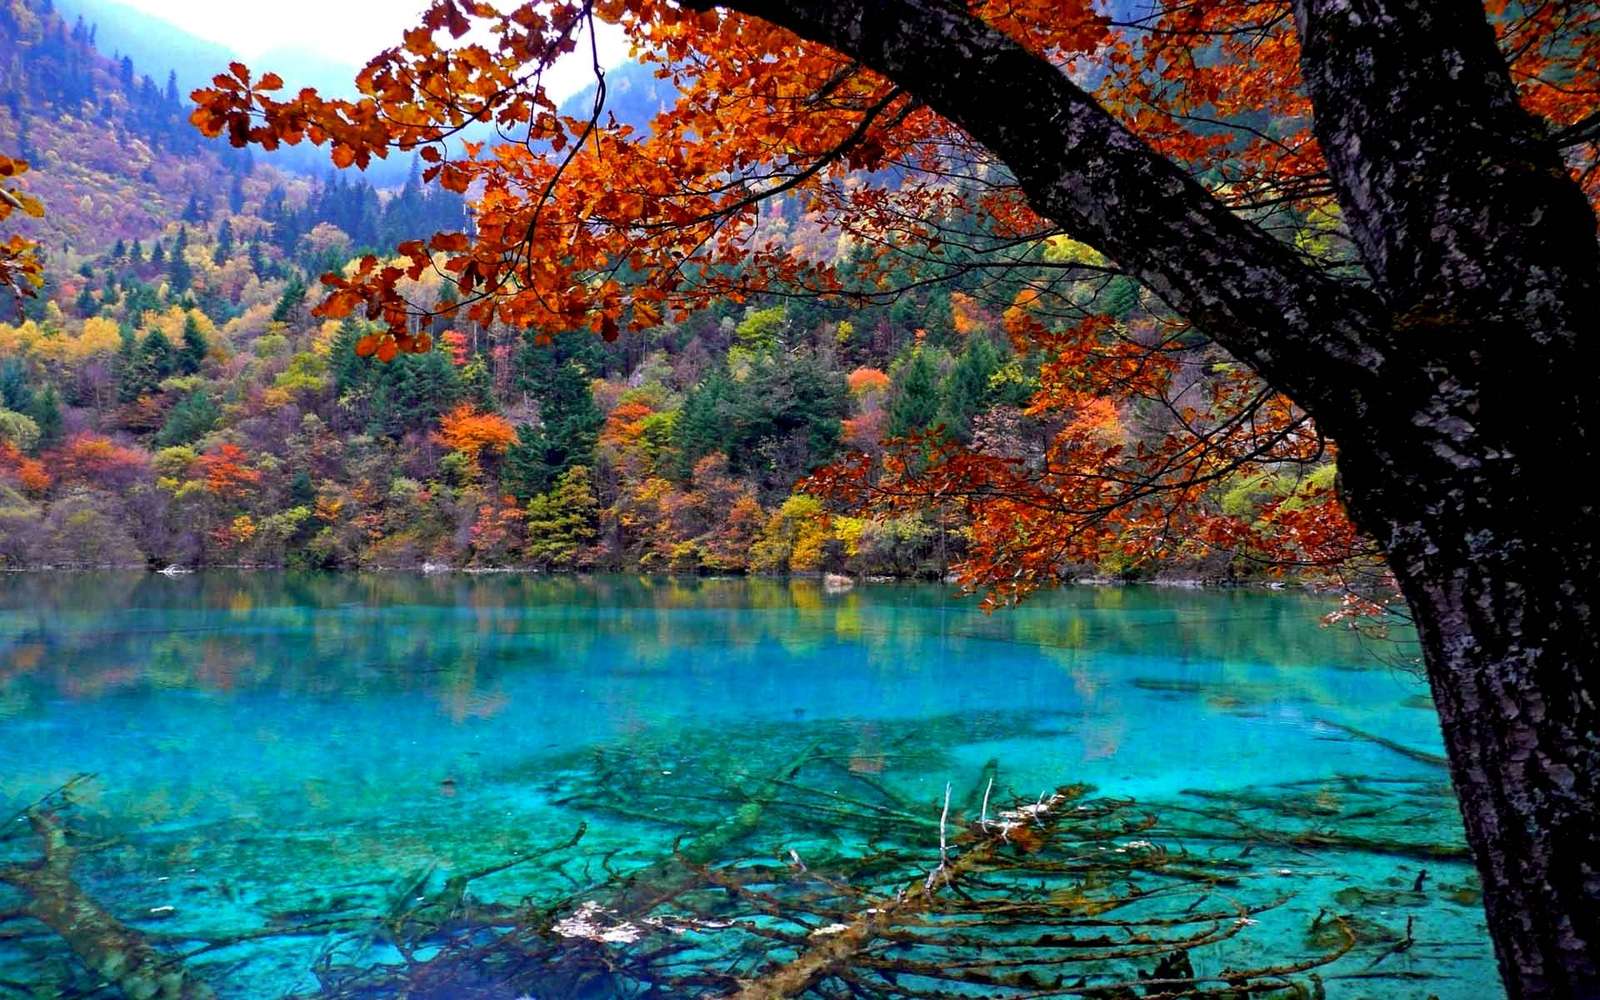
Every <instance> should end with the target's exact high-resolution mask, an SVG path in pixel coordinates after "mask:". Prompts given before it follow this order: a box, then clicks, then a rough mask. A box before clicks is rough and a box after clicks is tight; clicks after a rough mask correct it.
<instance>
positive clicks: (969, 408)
mask: <svg viewBox="0 0 1600 1000" xmlns="http://www.w3.org/2000/svg"><path fill="white" fill-rule="evenodd" d="M1004 363H1005V358H1004V355H1002V354H1001V353H1000V348H998V347H996V346H995V343H994V341H992V340H990V339H989V338H988V337H986V336H983V335H982V334H974V335H972V337H971V339H969V340H968V341H967V347H966V350H964V351H962V352H961V356H960V357H959V358H957V359H956V363H955V366H954V367H953V368H951V369H950V374H949V375H948V376H947V377H946V378H945V380H944V404H943V406H942V407H941V408H940V411H939V419H940V420H941V421H943V423H944V425H945V429H946V430H948V431H949V432H950V433H951V434H952V435H954V436H955V437H957V438H960V439H961V440H963V441H965V440H967V439H968V438H970V437H971V434H972V418H973V417H975V416H977V415H978V414H979V413H982V412H983V411H984V410H986V409H988V408H989V405H990V404H991V402H992V400H991V397H992V395H993V393H992V391H991V390H990V388H989V379H990V378H992V377H993V376H994V373H995V372H997V371H999V370H1000V366H1001V365H1002V364H1004Z"/></svg>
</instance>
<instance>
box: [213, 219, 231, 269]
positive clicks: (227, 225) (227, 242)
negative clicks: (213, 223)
mask: <svg viewBox="0 0 1600 1000" xmlns="http://www.w3.org/2000/svg"><path fill="white" fill-rule="evenodd" d="M231 256H233V222H232V220H229V219H223V220H222V225H221V226H218V227H217V248H216V250H215V251H213V252H212V254H211V262H212V263H213V264H219V265H220V264H222V263H223V262H224V261H226V260H227V259H228V258H229V257H231Z"/></svg>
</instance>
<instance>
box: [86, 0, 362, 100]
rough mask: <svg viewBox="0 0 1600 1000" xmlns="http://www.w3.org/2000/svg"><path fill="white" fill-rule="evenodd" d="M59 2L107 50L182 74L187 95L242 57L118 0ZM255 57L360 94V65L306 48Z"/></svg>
mask: <svg viewBox="0 0 1600 1000" xmlns="http://www.w3.org/2000/svg"><path fill="white" fill-rule="evenodd" d="M55 3H56V9H57V10H59V11H60V12H61V14H62V16H63V17H64V18H65V19H66V20H67V21H69V22H71V21H73V20H74V19H75V18H78V17H82V18H83V20H84V22H85V24H87V25H89V26H91V27H93V28H94V29H95V32H96V34H95V47H96V48H98V49H99V50H100V51H101V52H104V53H108V54H117V55H125V56H128V57H130V58H132V59H133V62H134V65H136V66H138V67H139V68H140V69H141V70H142V71H143V72H146V73H149V74H150V75H151V76H154V77H157V78H158V79H165V78H166V75H167V74H168V73H169V72H172V73H176V74H177V78H178V87H179V90H180V91H181V92H182V93H183V95H184V96H185V97H187V96H188V95H189V93H190V92H191V91H193V90H194V89H195V88H197V87H205V86H209V85H210V83H211V78H212V76H214V75H216V74H217V73H221V72H224V71H225V70H226V69H227V66H228V63H229V62H231V61H232V60H234V59H237V58H239V56H238V54H237V53H235V52H233V51H232V50H230V49H229V48H228V47H227V46H225V45H219V44H217V43H216V42H212V41H209V40H207V39H204V38H200V37H198V36H196V35H191V34H190V33H188V32H186V31H184V30H183V29H182V28H180V27H177V26H175V25H173V24H170V23H168V22H167V21H164V20H162V19H161V18H158V17H152V16H151V15H149V14H146V13H145V12H143V11H141V10H137V9H135V8H133V7H129V6H128V5H127V4H122V3H118V2H117V0H55ZM250 62H251V64H252V68H260V69H268V68H270V69H272V70H273V71H274V72H276V73H278V74H279V75H280V76H282V77H283V78H284V79H285V80H291V81H294V83H295V84H296V85H297V86H303V87H316V88H317V89H318V90H320V91H322V92H323V93H326V94H334V95H337V96H341V97H348V96H352V95H353V94H354V93H355V76H356V71H357V70H358V69H360V67H358V66H346V65H344V64H342V63H338V62H334V61H333V60H331V59H324V58H322V57H320V56H316V55H313V54H309V53H305V52H295V51H282V50H274V51H273V52H270V53H268V54H267V55H265V56H263V57H261V58H258V59H254V60H250ZM256 63H259V64H260V66H259V67H257V66H256V65H255V64H256Z"/></svg>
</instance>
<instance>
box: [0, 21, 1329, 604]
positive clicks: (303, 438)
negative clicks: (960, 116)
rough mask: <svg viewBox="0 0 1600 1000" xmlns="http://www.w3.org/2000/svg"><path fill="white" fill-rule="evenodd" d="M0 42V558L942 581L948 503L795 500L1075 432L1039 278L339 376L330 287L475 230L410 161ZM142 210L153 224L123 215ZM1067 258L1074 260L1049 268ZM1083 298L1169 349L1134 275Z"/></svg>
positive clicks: (1294, 497)
mask: <svg viewBox="0 0 1600 1000" xmlns="http://www.w3.org/2000/svg"><path fill="white" fill-rule="evenodd" d="M0 33H4V35H5V38H4V40H5V42H6V43H7V44H6V48H7V49H8V51H10V52H11V53H12V56H11V65H10V67H9V68H8V70H7V76H6V77H5V78H4V83H5V90H6V93H7V95H8V103H7V107H6V109H5V115H6V118H5V122H6V124H7V127H8V128H11V127H14V128H15V129H16V135H17V152H18V154H19V155H18V158H19V159H24V160H30V161H32V162H34V163H35V164H37V165H38V166H36V168H35V170H34V172H33V173H32V174H30V180H32V179H34V178H45V179H44V180H40V181H38V182H37V183H35V184H33V186H32V188H31V190H32V191H33V192H34V193H35V194H36V195H37V196H38V197H40V198H41V199H43V200H44V201H45V202H47V203H48V204H49V205H50V206H51V210H50V213H49V215H48V216H47V221H48V224H49V226H50V227H51V230H50V231H51V232H52V235H53V236H54V238H53V239H51V240H49V241H48V242H46V244H45V250H44V267H45V272H46V274H47V276H48V279H49V280H48V283H47V288H48V291H47V293H46V294H44V295H40V296H37V297H31V298H27V299H25V300H23V304H24V315H23V316H22V317H20V318H18V321H16V322H7V323H0V359H3V360H0V405H3V407H4V409H3V411H0V435H3V443H0V447H4V448H5V451H4V453H3V457H0V477H3V479H0V489H4V491H5V492H4V494H0V500H3V503H0V525H3V528H4V530H3V531H0V566H6V567H10V568H26V567H40V566H54V567H80V568H81V567H89V566H144V565H148V566H150V567H152V568H163V567H166V566H170V565H175V566H179V567H186V568H194V567H201V566H219V565H227V566H293V567H301V568H357V567H359V568H390V569H395V568H417V567H421V566H424V565H428V566H438V567H446V566H450V567H478V568H490V567H527V568H539V569H554V570H571V569H640V570H646V571H652V572H684V573H745V572H755V573H787V572H816V571H832V572H840V573H850V574H855V575H870V576H896V577H904V576H935V577H939V576H944V575H946V574H947V573H949V572H950V571H951V568H952V566H955V565H956V564H958V563H959V562H960V560H961V558H962V556H963V555H964V554H965V552H966V549H967V538H968V537H969V534H970V532H971V529H972V517H971V516H969V513H968V512H967V511H965V510H963V509H961V507H960V505H959V504H947V505H944V506H942V507H939V508H932V509H916V510H909V511H905V512H897V513H895V514H894V515H893V516H889V517H870V516H860V512H857V511H852V510H848V509H846V508H843V507H841V506H840V505H838V504H834V503H830V502H828V501H827V499H826V498H825V497H823V496H819V495H815V494H813V493H808V492H806V491H805V489H804V488H803V487H797V485H796V484H797V483H799V482H800V481H801V480H802V479H803V478H804V477H806V476H807V475H808V474H810V473H812V472H814V471H816V470H818V469H819V468H823V467H825V466H827V465H829V464H830V463H833V462H835V461H837V460H840V459H842V458H843V457H844V456H845V455H847V454H873V453H877V452H881V450H882V448H883V445H884V442H886V441H892V440H897V439H903V438H906V437H907V436H908V435H911V434H913V433H918V434H921V433H927V432H930V431H933V432H935V433H937V434H938V435H939V436H940V437H941V439H943V440H945V441H948V442H951V443H954V444H958V445H961V446H971V447H973V448H974V449H975V450H976V451H978V452H981V453H983V454H988V455H993V456H999V457H1004V458H1007V459H1018V460H1023V461H1025V462H1029V463H1032V464H1034V465H1035V466H1038V465H1041V464H1042V463H1043V462H1044V461H1045V456H1046V452H1047V450H1048V445H1049V442H1050V441H1051V439H1052V438H1053V437H1054V436H1055V435H1056V433H1057V432H1058V431H1059V430H1060V429H1061V426H1062V425H1063V423H1064V416H1063V415H1062V414H1060V413H1058V412H1055V411H1054V410H1053V408H1052V407H1051V406H1050V405H1049V404H1048V403H1046V404H1043V405H1035V396H1036V395H1037V393H1038V391H1039V388H1040V384H1041V383H1040V368H1041V365H1042V364H1043V363H1044V359H1045V356H1044V355H1043V354H1042V353H1041V352H1040V351H1039V350H1037V349H1036V348H1034V347H1033V346H1030V345H1029V344H1028V343H1027V341H1026V339H1025V338H1023V337H1021V336H1013V335H1012V334H1013V333H1016V332H1018V331H1019V328H1020V325H1021V321H1020V320H1019V319H1018V318H1017V313H1018V309H1017V308H1016V306H1015V302H1016V300H1017V298H1018V295H1019V294H1020V293H1022V292H1023V290H1024V289H1025V288H1027V287H1028V285H1029V282H1030V281H1031V280H1035V279H1036V277H1037V276H1036V275H1032V274H1029V273H1028V272H1027V271H1026V270H1022V271H1020V272H1019V273H1015V274H1011V275H1007V276H1006V278H1005V279H1004V280H1003V281H1000V282H996V281H995V280H993V279H992V278H991V277H989V276H986V275H985V274H983V273H982V272H981V271H978V270H972V271H969V272H968V273H966V274H965V275H964V276H961V277H959V278H953V279H952V280H951V281H949V282H945V283H941V284H939V285H934V286H930V287H928V288H926V289H925V290H922V291H919V292H917V293H914V294H908V295H905V296H902V297H898V298H894V299H892V300H891V299H889V298H888V297H879V298H877V299H875V300H864V301H859V302H855V303H841V302H825V301H822V300H820V299H818V298H817V297H815V296H789V297H784V298H781V299H775V300H768V301H765V302H762V301H749V300H743V297H742V296H741V297H738V298H735V297H731V296H724V297H716V298H712V299H709V300H707V301H705V302H703V303H700V304H699V305H698V306H697V308H695V309H694V310H693V311H692V312H691V313H690V314H688V315H686V316H684V317H682V318H681V319H678V320H676V321H670V322H667V321H663V322H662V323H660V324H659V325H656V326H653V327H651V328H649V329H647V330H642V331H639V332H638V333H636V334H634V335H630V336H629V337H627V338H624V339H620V340H617V341H615V342H607V341H605V340H603V339H601V338H598V337H594V336H592V335H590V334H588V333H587V332H585V331H582V330H579V331H575V332H572V333H569V334H567V335H563V336H559V337H556V338H554V339H553V341H550V342H548V343H547V342H546V341H548V340H550V338H545V337H541V336H540V333H539V331H534V330H527V329H521V330H519V329H517V328H515V327H513V326H508V325H507V324H504V323H498V322H496V323H481V322H477V321H473V320H470V319H467V318H466V317H464V316H463V317H460V318H459V319H445V318H442V317H441V318H436V319H434V320H433V321H431V322H430V324H429V332H430V335H431V340H432V346H431V349H430V350H428V351H424V352H421V353H417V354H407V355H402V356H400V357H398V358H396V359H395V360H394V361H392V362H391V363H389V364H381V363H376V362H374V361H372V360H369V359H365V358H361V357H357V355H356V354H355V353H354V351H353V347H354V345H355V344H356V343H357V342H358V341H359V339H360V338H361V337H363V336H364V335H366V334H367V333H368V332H369V329H370V328H369V327H366V326H363V325H362V323H361V322H360V321H357V320H353V319H352V320H343V321H337V322H336V321H332V320H327V319H322V318H319V317H317V316H314V315H313V314H312V307H313V306H315V305H316V303H317V301H318V298H319V293H318V292H317V288H318V287H319V285H318V278H319V277H320V275H321V274H323V273H324V272H326V271H334V270H339V269H341V268H343V267H344V266H345V265H346V263H347V262H348V261H351V260H353V259H355V258H357V257H359V256H360V255H361V254H363V253H366V252H370V251H372V250H381V249H382V248H385V247H393V246H396V245H397V244H399V243H401V242H404V241H405V240H407V239H413V238H418V237H425V236H427V235H428V234H429V233H431V232H433V231H435V230H436V229H440V228H452V227H458V226H460V225H461V224H462V222H463V219H464V218H465V204H464V202H463V200H462V198H461V197H460V196H458V195H456V194H454V193H452V192H450V191H448V190H444V189H440V188H438V187H436V186H433V185H424V184H423V183H421V181H420V179H419V177H418V174H419V172H420V170H419V166H420V164H418V163H416V162H414V164H413V170H412V177H411V179H410V180H409V181H408V182H407V183H406V184H405V185H404V186H403V187H401V188H400V189H399V190H393V191H386V192H379V191H377V190H375V189H374V188H372V187H371V186H369V185H367V184H366V183H364V182H362V181H361V180H360V179H359V178H356V179H354V180H352V179H351V178H350V177H349V176H347V174H345V173H343V172H338V173H330V174H328V175H326V176H324V177H311V178H308V177H304V176H299V175H295V174H291V173H284V172H281V171H279V170H275V169H273V168H272V167H271V166H269V165H268V164H267V160H268V159H269V158H267V157H252V156H251V155H250V154H249V153H241V152H239V151H237V150H235V149H233V148H231V147H229V146H226V145H220V144H204V143H203V142H202V138H201V136H200V135H199V133H198V132H197V131H196V130H195V129H193V127H191V126H190V125H189V124H188V123H187V120H186V117H187V116H186V113H185V112H184V110H183V101H182V100H181V98H180V97H179V95H178V94H177V93H176V91H175V89H174V85H173V84H172V83H171V81H169V82H168V85H167V86H166V88H165V89H162V88H159V87H157V86H156V85H155V84H154V83H153V82H152V81H151V80H150V78H149V77H146V76H139V75H138V74H137V73H136V71H135V68H134V67H132V65H131V63H130V62H129V61H128V60H127V59H125V58H123V59H116V58H113V57H112V56H109V55H105V54H101V53H99V52H97V51H96V49H95V47H94V28H93V26H85V24H84V23H83V22H82V21H81V19H80V20H79V21H78V22H77V23H76V24H71V25H69V24H68V22H67V20H66V19H65V18H64V17H62V16H61V15H59V14H55V13H51V12H48V9H47V6H46V5H43V4H34V5H32V6H31V7H29V6H24V7H22V8H20V9H16V8H14V9H12V10H11V11H9V12H8V13H7V14H6V15H5V17H4V18H3V19H0ZM623 72H624V73H628V72H630V70H628V69H625V70H624V71H623ZM631 72H632V74H633V75H634V76H637V77H640V78H642V79H644V80H648V79H649V76H648V73H645V72H641V71H640V70H639V69H638V68H634V69H632V70H631ZM624 113H627V112H626V111H625V112H624ZM637 113H639V114H644V113H645V112H644V110H642V109H641V110H640V111H638V112H637ZM134 144H136V145H134ZM130 145H131V146H133V148H134V149H137V150H139V151H141V152H142V153H143V154H144V159H145V162H144V163H143V164H142V165H140V166H138V169H137V172H135V171H134V166H135V165H134V164H132V163H128V162H124V161H123V160H122V159H121V158H122V156H123V152H124V150H126V149H127V148H129V146H130ZM157 192H159V193H157ZM156 199H160V202H157V204H160V206H161V207H160V210H159V211H151V213H150V215H149V216H148V217H147V218H144V219H140V218H139V217H138V216H137V215H131V214H130V213H128V212H127V211H125V210H124V209H125V206H129V205H138V204H146V205H149V204H150V203H151V202H154V201H156ZM162 203H164V204H162ZM152 208H154V206H152ZM763 211H764V216H763V219H762V222H761V234H762V235H761V239H762V240H764V241H766V242H767V243H768V244H769V245H770V246H772V247H775V248H781V249H782V250H783V251H784V252H786V253H792V254H796V255H800V254H804V255H807V256H809V257H816V258H819V259H829V258H831V259H833V260H835V261H836V262H837V265H838V266H839V267H840V268H842V269H844V270H845V271H847V272H848V271H849V270H851V269H857V270H865V269H867V268H869V267H875V266H876V265H875V263H874V262H873V261H872V259H871V254H869V253H868V252H867V251H866V250H865V249H864V248H862V247H859V246H852V245H851V243H849V242H848V241H844V240H841V239H839V238H838V237H837V236H835V235H831V234H829V233H827V232H826V231H824V229H823V228H822V227H821V226H820V225H819V224H818V222H817V221H816V220H815V219H814V218H809V217H808V213H807V212H806V210H805V206H804V204H803V202H802V201H801V199H799V198H797V197H796V198H788V199H784V200H780V201H776V202H774V203H773V204H772V205H771V206H770V208H768V209H764V210H763ZM975 224H978V225H982V223H981V221H977V222H975ZM1088 253H1091V251H1088V250H1087V248H1085V247H1082V246H1081V245H1078V244H1074V243H1073V242H1072V241H1070V240H1066V239H1061V240H1057V241H1056V242H1055V243H1054V244H1052V245H1051V246H1049V247H1046V248H1045V250H1044V254H1043V260H1042V263H1044V264H1046V265H1047V266H1048V264H1049V263H1050V262H1051V261H1052V260H1060V259H1065V258H1069V257H1071V256H1072V255H1074V254H1079V255H1082V254H1088ZM952 267H953V268H959V262H956V263H953V264H952ZM895 280H909V276H908V275H901V276H896V279H895ZM1080 285H1081V287H1080V288H1078V289H1077V290H1076V291H1074V292H1073V293H1072V294H1073V295H1076V296H1077V297H1078V298H1079V299H1082V300H1084V301H1090V300H1092V301H1093V302H1094V303H1096V308H1099V309H1102V310H1104V311H1105V312H1106V314H1107V315H1110V316H1114V317H1115V318H1116V319H1117V321H1118V322H1119V323H1121V324H1124V325H1125V326H1126V327H1127V329H1129V330H1144V331H1146V333H1145V334H1144V335H1145V336H1154V335H1155V334H1154V333H1153V330H1154V327H1155V323H1154V321H1153V319H1151V318H1150V316H1149V314H1148V313H1146V312H1145V311H1144V310H1142V308H1141V303H1140V293H1139V291H1138V289H1137V287H1136V286H1134V285H1133V284H1132V283H1131V282H1128V281H1127V280H1125V279H1124V280H1118V281H1112V282H1101V281H1084V282H1081V283H1080ZM407 294H408V296H409V297H411V298H412V299H414V300H415V301H417V302H419V303H421V304H423V305H424V306H426V307H428V308H430V309H434V310H436V311H437V310H440V309H441V307H442V305H443V304H444V303H446V302H448V300H449V299H450V297H452V296H453V295H455V294H456V290H455V288H454V286H453V285H452V284H450V283H449V282H446V281H442V280H440V279H439V277H438V275H436V274H430V275H426V276H422V277H420V278H419V279H418V280H416V281H414V282H411V283H410V284H409V286H408V288H407ZM1008 311H1009V312H1010V319H1008V318H1007V316H1008ZM1008 323H1009V324H1010V325H1009V326H1008ZM1187 391H1188V392H1190V393H1191V394H1198V393H1200V392H1203V391H1205V389H1204V387H1203V386H1199V385H1197V386H1194V387H1191V388H1189V389H1188V390H1187ZM1163 416H1164V415H1163V414H1162V413H1161V412H1160V409H1159V407H1158V406H1156V405H1155V404H1154V403H1153V402H1152V403H1150V404H1147V405H1145V406H1142V407H1139V408H1123V409H1120V410H1119V408H1118V406H1117V401H1116V400H1115V399H1107V400H1106V402H1105V403H1104V404H1103V405H1097V406H1094V407H1090V408H1087V409H1086V410H1085V412H1083V413H1082V414H1072V415H1069V417H1068V419H1073V420H1077V421H1079V422H1080V423H1081V425H1082V426H1083V429H1084V432H1085V433H1087V434H1089V435H1091V436H1092V437H1093V438H1094V439H1095V440H1097V441H1101V442H1104V443H1105V444H1106V445H1116V446H1133V447H1137V446H1139V445H1140V444H1142V443H1145V442H1154V441H1157V440H1159V438H1160V437H1161V436H1163V435H1164V434H1165V433H1166V432H1167V426H1166V425H1165V424H1166V422H1164V420H1163ZM1167 422H1170V418H1169V420H1168V421H1167ZM929 443H930V444H931V442H929ZM1332 475H1333V466H1332V463H1331V461H1324V462H1322V463H1320V464H1317V463H1311V464H1309V465H1303V466H1299V467H1296V466H1290V465H1284V466H1281V467H1279V468H1276V469H1261V470H1257V469H1250V470H1242V471H1241V472H1240V473H1239V474H1237V475H1234V476H1231V477H1229V478H1226V479H1223V480H1219V481H1218V482H1217V483H1215V484H1214V485H1213V486H1212V487H1211V488H1209V489H1208V490H1207V491H1206V493H1207V496H1206V497H1205V500H1204V503H1205V504H1206V505H1207V507H1208V508H1210V510H1211V511H1212V512H1213V513H1214V514H1215V515H1216V517H1218V518H1226V519H1230V520H1235V521H1237V522H1239V524H1241V525H1245V526H1248V525H1251V524H1259V523H1260V522H1261V520H1262V518H1263V517H1264V516H1267V515H1269V514H1270V513H1271V512H1274V511H1277V510H1280V509H1286V510H1292V509H1298V508H1300V507H1302V506H1305V505H1307V504H1311V505H1315V504H1317V503H1321V502H1324V501H1325V498H1326V496H1327V495H1328V494H1329V492H1330V485H1331V482H1332ZM1253 556H1254V553H1253V552H1252V551H1250V546H1249V545H1248V544H1244V545H1241V544H1239V543H1237V542H1235V543H1233V544H1221V545H1206V546H1199V545H1195V546H1188V547H1186V549H1185V551H1183V552H1181V553H1177V552H1174V553H1172V554H1171V555H1170V556H1165V557H1163V558H1161V559H1154V560H1152V559H1148V558H1138V557H1133V556H1118V555H1115V554H1108V555H1106V556H1105V557H1103V558H1090V557H1087V556H1085V557H1084V558H1081V559H1079V560H1076V561H1075V562H1074V563H1073V565H1072V566H1071V567H1070V570H1071V572H1073V573H1076V574H1078V575H1081V576H1089V577H1096V578H1100V577H1111V578H1128V579H1137V578H1143V577H1151V576H1154V575H1158V574H1165V575H1172V576H1178V577H1182V578H1186V579H1202V578H1203V579H1212V580H1244V579H1263V580H1264V579H1269V578H1276V577H1275V576H1274V575H1273V574H1271V573H1269V572H1268V565H1269V564H1267V563H1266V562H1265V561H1264V560H1261V559H1257V558H1253ZM1279 575H1281V573H1280V574H1279Z"/></svg>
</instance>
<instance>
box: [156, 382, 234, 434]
mask: <svg viewBox="0 0 1600 1000" xmlns="http://www.w3.org/2000/svg"><path fill="white" fill-rule="evenodd" d="M221 416H222V411H221V410H220V409H219V408H218V407H217V404H216V402H215V401H214V400H212V398H211V396H210V395H209V394H208V393H207V392H206V391H205V390H204V389H196V390H195V391H194V392H193V393H191V394H190V395H189V396H187V397H185V398H184V399H183V400H181V401H180V402H179V403H178V405H177V406H174V407H173V408H172V410H171V411H170V412H169V413H168V414H167V420H166V423H164V424H162V425H161V430H160V431H158V432H157V433H156V444H157V445H158V446H159V447H162V448H169V447H171V446H173V445H179V444H191V443H193V442H195V441H198V440H200V439H201V438H203V437H205V436H206V434H208V433H209V432H210V431H211V428H213V427H215V426H216V425H217V420H218V419H220V418H221Z"/></svg>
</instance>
